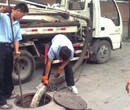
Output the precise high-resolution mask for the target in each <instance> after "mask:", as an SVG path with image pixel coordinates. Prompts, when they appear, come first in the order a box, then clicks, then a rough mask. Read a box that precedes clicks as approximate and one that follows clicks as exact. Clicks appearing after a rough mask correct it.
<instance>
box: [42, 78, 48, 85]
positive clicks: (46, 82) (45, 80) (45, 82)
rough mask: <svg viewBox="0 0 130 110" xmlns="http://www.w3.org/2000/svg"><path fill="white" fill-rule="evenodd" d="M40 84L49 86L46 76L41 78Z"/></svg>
mask: <svg viewBox="0 0 130 110" xmlns="http://www.w3.org/2000/svg"><path fill="white" fill-rule="evenodd" d="M42 82H43V83H44V85H48V84H49V81H48V76H42Z"/></svg>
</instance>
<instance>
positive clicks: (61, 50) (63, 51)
mask: <svg viewBox="0 0 130 110" xmlns="http://www.w3.org/2000/svg"><path fill="white" fill-rule="evenodd" d="M73 55H74V48H73V45H72V43H71V41H70V40H69V39H68V38H67V37H66V36H65V35H63V34H58V35H56V36H55V37H54V38H53V39H52V45H51V47H50V49H49V52H48V61H47V64H46V67H45V74H44V76H43V77H42V81H43V83H44V84H45V85H48V76H49V74H50V69H51V65H52V61H53V60H54V58H56V59H59V60H63V63H62V64H61V66H59V67H58V69H57V73H56V74H55V77H56V78H57V77H59V75H60V74H61V73H62V71H63V70H65V79H66V82H67V86H68V87H69V88H70V90H71V91H72V92H73V93H78V90H77V88H76V87H75V82H74V77H73V70H72V66H71V64H70V60H71V59H72V58H73Z"/></svg>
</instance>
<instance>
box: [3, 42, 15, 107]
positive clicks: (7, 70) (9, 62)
mask: <svg viewBox="0 0 130 110" xmlns="http://www.w3.org/2000/svg"><path fill="white" fill-rule="evenodd" d="M12 70H13V49H12V47H11V44H8V43H0V106H2V105H4V104H6V103H7V102H6V98H7V97H10V96H11V94H12V91H13V89H14V85H13V80H12Z"/></svg>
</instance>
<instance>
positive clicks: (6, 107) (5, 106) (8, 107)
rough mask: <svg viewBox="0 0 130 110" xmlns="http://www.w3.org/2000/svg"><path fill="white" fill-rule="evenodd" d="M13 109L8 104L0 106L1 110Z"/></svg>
mask: <svg viewBox="0 0 130 110" xmlns="http://www.w3.org/2000/svg"><path fill="white" fill-rule="evenodd" d="M12 108H13V105H10V104H4V105H2V106H0V109H3V110H8V109H12Z"/></svg>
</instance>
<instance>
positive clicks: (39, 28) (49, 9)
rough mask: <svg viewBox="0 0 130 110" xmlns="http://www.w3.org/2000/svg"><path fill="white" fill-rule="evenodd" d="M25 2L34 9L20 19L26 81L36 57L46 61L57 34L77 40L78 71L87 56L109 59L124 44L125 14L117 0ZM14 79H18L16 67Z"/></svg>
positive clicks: (31, 72) (103, 59)
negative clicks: (123, 20) (119, 7)
mask: <svg viewBox="0 0 130 110" xmlns="http://www.w3.org/2000/svg"><path fill="white" fill-rule="evenodd" d="M25 2H26V3H28V4H29V7H30V13H29V14H28V15H27V16H25V17H24V18H23V19H22V20H21V21H20V24H21V32H22V36H23V40H22V41H21V43H20V50H21V59H20V61H19V67H20V75H21V81H22V83H25V82H27V81H29V80H30V78H31V77H32V75H33V72H34V69H35V64H36V63H35V62H36V58H42V60H43V62H44V64H45V63H46V61H47V51H48V48H49V46H50V43H51V39H52V38H53V37H54V35H56V34H59V33H63V34H67V35H68V37H69V39H70V40H71V41H72V43H73V46H74V48H75V55H74V58H73V59H72V61H74V60H77V61H76V63H75V64H74V67H73V70H74V72H75V71H76V70H77V68H78V67H79V65H80V64H81V63H82V61H83V59H88V60H91V61H95V62H97V63H99V64H101V63H105V62H107V61H108V60H109V59H110V56H111V50H116V49H120V48H121V46H122V18H121V14H120V11H119V9H118V6H117V4H116V2H115V0H56V1H53V2H54V4H53V5H48V4H47V3H46V4H47V5H45V4H44V5H43V4H40V3H36V2H30V1H27V0H26V1H25ZM59 42H60V41H59ZM59 62H60V61H59V60H55V61H54V62H53V63H59ZM75 75H76V74H75ZM13 79H14V81H15V82H16V83H17V82H18V75H17V74H16V72H15V68H14V73H13ZM60 79H61V80H62V79H63V78H62V77H60ZM57 83H59V79H58V80H57Z"/></svg>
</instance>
